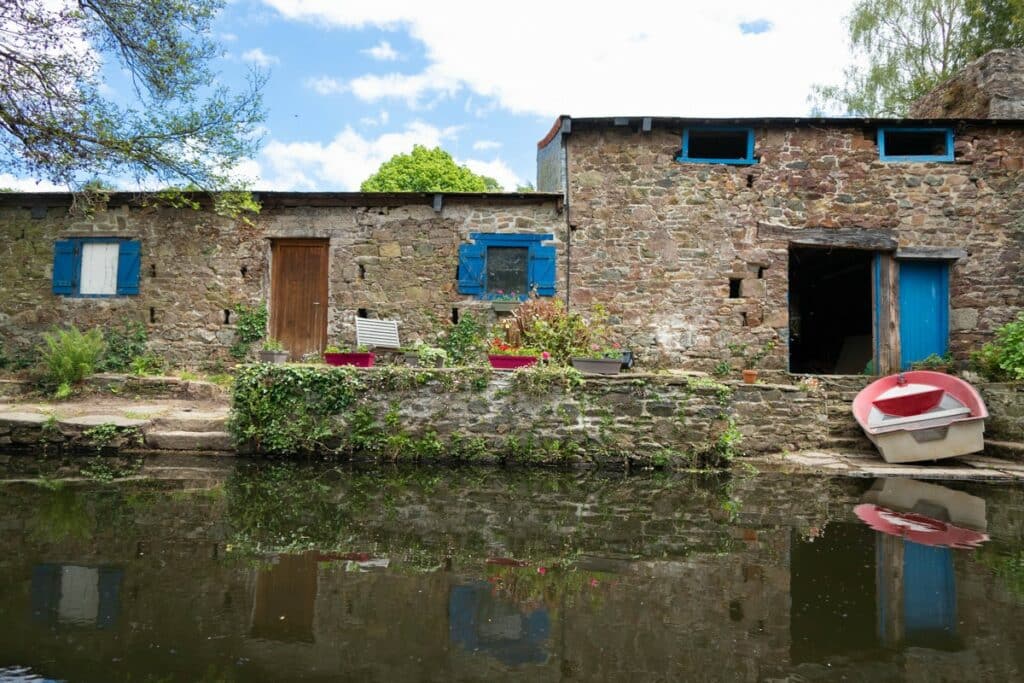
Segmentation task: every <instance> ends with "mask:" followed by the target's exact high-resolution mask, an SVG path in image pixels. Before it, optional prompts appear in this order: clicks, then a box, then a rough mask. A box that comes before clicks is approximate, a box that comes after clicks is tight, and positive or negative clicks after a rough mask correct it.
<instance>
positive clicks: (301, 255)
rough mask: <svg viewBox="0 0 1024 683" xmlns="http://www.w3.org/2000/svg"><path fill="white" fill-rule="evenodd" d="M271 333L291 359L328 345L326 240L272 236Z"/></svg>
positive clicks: (319, 351)
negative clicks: (290, 238)
mask: <svg viewBox="0 0 1024 683" xmlns="http://www.w3.org/2000/svg"><path fill="white" fill-rule="evenodd" d="M271 263H272V267H271V272H270V335H271V336H272V337H274V338H275V339H278V340H280V342H281V343H282V344H284V348H286V349H287V350H288V351H290V352H291V357H292V359H299V358H301V357H302V356H303V355H305V354H307V353H317V354H319V353H322V352H323V350H324V347H325V346H326V345H327V240H313V239H308V240H274V242H273V247H272V249H271Z"/></svg>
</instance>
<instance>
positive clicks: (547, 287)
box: [459, 232, 557, 299]
mask: <svg viewBox="0 0 1024 683" xmlns="http://www.w3.org/2000/svg"><path fill="white" fill-rule="evenodd" d="M470 239H472V240H473V241H472V242H470V243H467V244H463V245H460V246H459V293H460V294H474V295H476V296H478V297H480V298H482V299H493V298H496V297H502V298H505V297H508V296H514V297H518V298H519V299H526V298H527V297H528V296H529V295H530V293H531V292H536V293H537V295H539V296H554V295H555V270H556V267H555V259H556V258H557V253H556V250H555V247H553V246H549V245H545V244H543V242H547V241H551V240H553V239H554V235H551V234H540V235H525V234H500V233H490V232H475V233H473V234H472V235H470Z"/></svg>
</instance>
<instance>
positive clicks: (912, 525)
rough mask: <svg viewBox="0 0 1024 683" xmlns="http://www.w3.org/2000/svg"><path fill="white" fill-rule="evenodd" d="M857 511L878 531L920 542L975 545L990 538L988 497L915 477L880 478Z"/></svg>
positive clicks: (968, 546) (954, 545) (952, 545)
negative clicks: (987, 510)
mask: <svg viewBox="0 0 1024 683" xmlns="http://www.w3.org/2000/svg"><path fill="white" fill-rule="evenodd" d="M862 500H863V501H864V502H863V503H862V504H860V505H858V506H857V507H855V508H854V510H853V511H854V513H856V515H857V516H858V517H859V518H860V519H861V520H863V521H864V522H865V523H866V524H867V525H868V526H870V527H871V528H872V529H874V530H875V531H881V532H882V533H884V534H889V535H890V536H898V537H900V538H904V539H906V540H908V541H913V542H914V543H918V544H920V545H927V546H944V547H949V548H974V547H977V546H978V545H980V544H982V543H984V542H985V541H987V540H988V535H987V534H985V533H983V532H984V530H985V526H986V522H985V500H984V499H982V498H979V497H977V496H972V495H970V494H968V493H964V492H963V491H954V490H953V489H949V488H946V487H945V486H938V485H936V484H925V483H923V482H920V481H914V480H913V479H879V480H877V481H876V482H875V484H874V486H872V487H871V490H870V491H868V492H867V493H866V494H864V497H863V498H862Z"/></svg>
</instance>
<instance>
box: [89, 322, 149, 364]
mask: <svg viewBox="0 0 1024 683" xmlns="http://www.w3.org/2000/svg"><path fill="white" fill-rule="evenodd" d="M103 338H104V340H105V341H106V343H107V350H106V352H105V353H104V354H103V358H102V359H101V360H100V362H99V364H98V365H97V369H99V370H104V371H107V372H124V371H125V370H128V369H129V368H130V367H131V365H132V361H133V360H134V359H135V358H137V357H138V356H142V355H144V354H145V353H146V343H147V342H148V341H149V333H147V332H146V326H145V325H144V324H142V323H141V322H139V321H138V320H130V319H128V318H125V319H123V320H122V321H121V325H120V326H118V327H111V328H110V329H108V330H106V332H105V334H104V335H103Z"/></svg>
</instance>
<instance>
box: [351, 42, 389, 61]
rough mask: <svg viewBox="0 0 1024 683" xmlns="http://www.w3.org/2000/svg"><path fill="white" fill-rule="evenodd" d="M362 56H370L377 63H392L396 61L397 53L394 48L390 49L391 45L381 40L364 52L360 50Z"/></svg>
mask: <svg viewBox="0 0 1024 683" xmlns="http://www.w3.org/2000/svg"><path fill="white" fill-rule="evenodd" d="M360 52H362V53H363V54H364V55H370V56H371V57H373V58H374V59H376V60H377V61H379V62H393V61H395V60H396V59H398V53H397V52H396V51H395V48H393V47H391V43H389V42H388V41H386V40H382V41H380V42H379V43H377V44H376V45H374V46H373V47H371V48H368V49H366V50H360Z"/></svg>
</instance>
